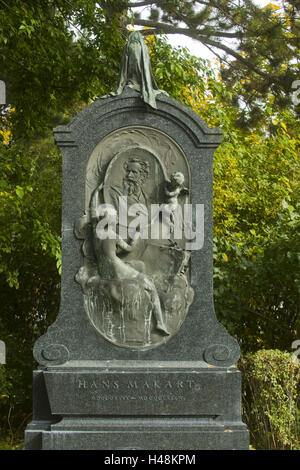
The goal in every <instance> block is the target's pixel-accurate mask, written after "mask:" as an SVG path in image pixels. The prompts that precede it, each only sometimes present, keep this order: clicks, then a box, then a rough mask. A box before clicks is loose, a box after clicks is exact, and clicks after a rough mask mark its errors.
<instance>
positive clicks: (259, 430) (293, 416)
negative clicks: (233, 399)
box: [238, 350, 300, 450]
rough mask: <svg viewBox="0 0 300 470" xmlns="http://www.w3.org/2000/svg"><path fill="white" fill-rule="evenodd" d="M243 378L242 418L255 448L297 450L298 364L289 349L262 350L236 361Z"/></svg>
mask: <svg viewBox="0 0 300 470" xmlns="http://www.w3.org/2000/svg"><path fill="white" fill-rule="evenodd" d="M238 366H239V369H240V370H241V371H242V373H243V380H244V396H243V405H244V419H245V422H246V423H247V425H248V427H249V429H250V431H251V439H252V445H253V446H254V448H255V449H265V450H269V449H282V450H287V449H291V450H299V449H300V432H299V427H297V424H298V426H299V423H297V414H298V412H299V410H298V409H297V403H299V398H300V365H299V364H297V363H295V362H293V361H292V357H291V354H290V353H287V352H283V351H279V350H262V351H257V352H256V353H254V354H253V353H252V354H250V353H249V354H246V355H245V356H244V357H243V358H242V359H241V360H240V362H239V364H238Z"/></svg>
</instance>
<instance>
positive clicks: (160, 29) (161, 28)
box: [135, 19, 269, 77]
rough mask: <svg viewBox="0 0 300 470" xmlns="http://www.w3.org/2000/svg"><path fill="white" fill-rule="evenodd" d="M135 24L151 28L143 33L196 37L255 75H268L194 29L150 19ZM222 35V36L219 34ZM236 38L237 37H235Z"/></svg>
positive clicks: (138, 20)
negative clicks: (240, 63)
mask: <svg viewBox="0 0 300 470" xmlns="http://www.w3.org/2000/svg"><path fill="white" fill-rule="evenodd" d="M135 24H136V25H138V26H148V27H149V28H151V29H146V30H145V31H143V34H144V35H145V36H146V35H149V34H153V32H154V33H156V34H161V33H165V34H184V35H185V36H187V37H190V38H192V39H196V40H197V41H200V42H201V43H202V44H204V45H206V44H208V45H210V46H213V47H216V48H217V49H221V50H223V51H224V52H226V53H227V54H229V55H231V56H232V57H234V58H235V59H237V60H238V61H239V62H242V63H243V64H244V65H246V66H247V67H248V68H249V69H251V70H252V71H253V72H255V73H257V75H260V76H261V77H267V76H269V75H268V74H266V73H264V72H262V71H261V70H259V69H257V68H256V67H255V66H254V65H253V64H251V62H250V61H249V60H247V59H245V58H244V57H242V56H241V55H240V54H239V53H238V52H236V51H234V50H233V49H231V48H230V47H228V46H226V45H225V44H222V43H221V42H218V41H214V40H213V39H210V38H209V37H207V36H203V35H201V34H199V32H198V31H197V30H194V31H193V32H192V31H191V30H190V29H188V28H178V27H175V26H172V25H167V24H166V23H155V22H153V21H151V20H141V19H137V20H136V21H135ZM220 37H222V36H220ZM237 38H238V37H237Z"/></svg>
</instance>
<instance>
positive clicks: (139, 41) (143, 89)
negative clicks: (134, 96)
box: [103, 31, 167, 108]
mask: <svg viewBox="0 0 300 470" xmlns="http://www.w3.org/2000/svg"><path fill="white" fill-rule="evenodd" d="M125 86H129V87H130V88H133V89H134V90H137V91H139V92H140V93H141V95H142V99H143V100H144V102H145V103H147V104H148V105H149V106H151V107H152V108H156V101H155V98H156V95H158V94H160V93H165V94H167V93H166V92H165V91H164V90H160V89H159V88H158V86H157V83H156V81H155V78H154V76H153V73H152V68H151V61H150V54H149V50H148V47H147V46H146V44H145V42H144V39H143V36H142V35H141V33H139V32H138V31H135V32H134V33H131V34H130V36H129V39H128V42H127V44H126V46H125V47H124V50H123V56H122V61H121V70H120V75H119V80H118V83H117V86H116V88H115V90H114V91H112V92H111V93H110V95H111V96H116V95H120V94H121V93H122V92H123V90H124V88H125ZM103 98H104V97H103Z"/></svg>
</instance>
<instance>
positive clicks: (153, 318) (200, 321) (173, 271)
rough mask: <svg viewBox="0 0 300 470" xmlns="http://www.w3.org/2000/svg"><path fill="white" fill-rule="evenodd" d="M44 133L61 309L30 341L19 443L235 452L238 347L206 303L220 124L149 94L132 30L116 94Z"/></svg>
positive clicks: (244, 436)
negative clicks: (59, 170) (59, 202)
mask: <svg viewBox="0 0 300 470" xmlns="http://www.w3.org/2000/svg"><path fill="white" fill-rule="evenodd" d="M54 134H55V139H56V143H57V145H58V146H59V148H60V149H61V152H62V155H63V209H62V279H61V305H60V312H59V315H58V317H57V319H56V321H55V323H54V324H53V325H51V326H50V327H49V329H48V330H47V332H46V333H45V334H44V335H43V336H42V337H40V338H39V339H38V341H37V342H36V344H35V347H34V357H35V359H36V360H37V362H38V363H39V369H38V370H36V371H34V373H33V418H32V421H31V423H29V424H28V426H27V428H26V431H25V449H45V450H50V449H55V450H56V449H57V450H70V449H86V450H88V449H105V450H122V449H124V450H125V449H126V450H128V449H143V450H147V449H152V450H153V449H157V450H160V449H162V450H163V449H167V450H172V449H174V450H178V449H185V450H189V449H192V450H195V449H247V448H248V431H247V429H246V426H245V425H244V424H243V423H242V420H241V374H240V372H239V371H238V370H237V368H236V366H235V364H236V362H237V360H238V358H239V346H238V344H237V342H236V341H235V340H234V339H233V338H232V337H231V336H230V335H229V334H228V333H227V331H226V330H225V328H224V327H223V326H222V325H221V324H220V323H219V322H218V321H217V319H216V316H215V313H214V306H213V282H212V278H213V226H212V193H213V177H212V160H213V153H214V151H215V149H216V148H217V147H218V145H219V144H220V142H221V139H222V133H221V132H220V131H219V130H218V129H212V128H208V127H207V126H206V124H205V123H204V122H203V121H202V120H201V119H200V118H199V117H198V115H197V114H195V113H194V112H193V111H192V110H190V109H189V108H187V107H186V106H184V105H182V104H181V103H179V102H177V101H175V100H174V99H172V98H170V97H169V96H168V95H167V93H165V92H164V91H162V90H159V89H158V86H157V84H156V82H155V80H154V77H153V75H152V71H151V65H150V57H149V52H148V49H147V47H146V45H145V43H144V41H143V38H142V36H141V34H140V33H136V32H135V33H132V34H131V35H130V37H129V40H128V43H127V45H126V47H125V49H124V53H123V58H122V63H121V71H120V77H119V82H118V84H117V86H116V89H115V90H114V91H113V92H112V93H110V95H107V96H105V97H102V98H100V99H98V100H97V101H95V102H94V103H93V104H92V105H90V106H88V107H87V108H86V109H84V110H83V111H82V112H80V113H79V114H78V115H77V116H76V117H75V118H74V119H73V120H72V121H71V122H70V123H69V124H68V125H66V126H59V127H57V128H56V129H54Z"/></svg>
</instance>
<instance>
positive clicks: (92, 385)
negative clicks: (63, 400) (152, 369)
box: [77, 378, 199, 391]
mask: <svg viewBox="0 0 300 470" xmlns="http://www.w3.org/2000/svg"><path fill="white" fill-rule="evenodd" d="M77 388H78V389H80V390H91V391H93V390H101V391H106V390H111V391H112V390H120V389H121V390H123V391H126V390H140V391H141V390H145V391H146V390H162V391H167V390H196V391H198V390H199V385H198V384H197V382H196V381H195V380H173V381H171V380H158V379H157V380H151V381H150V380H149V381H147V380H146V381H143V382H139V381H137V380H128V381H126V382H123V383H122V384H121V383H120V382H119V381H117V380H111V381H110V380H100V381H96V380H87V379H83V378H79V379H78V382H77Z"/></svg>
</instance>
